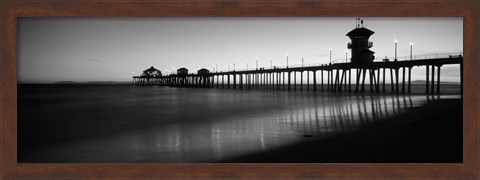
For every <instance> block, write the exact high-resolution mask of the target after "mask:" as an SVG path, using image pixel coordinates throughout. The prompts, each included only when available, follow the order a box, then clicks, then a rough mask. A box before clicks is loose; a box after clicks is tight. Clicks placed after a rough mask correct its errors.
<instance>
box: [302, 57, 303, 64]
mask: <svg viewBox="0 0 480 180" xmlns="http://www.w3.org/2000/svg"><path fill="white" fill-rule="evenodd" d="M302 67H303V56H302Z"/></svg>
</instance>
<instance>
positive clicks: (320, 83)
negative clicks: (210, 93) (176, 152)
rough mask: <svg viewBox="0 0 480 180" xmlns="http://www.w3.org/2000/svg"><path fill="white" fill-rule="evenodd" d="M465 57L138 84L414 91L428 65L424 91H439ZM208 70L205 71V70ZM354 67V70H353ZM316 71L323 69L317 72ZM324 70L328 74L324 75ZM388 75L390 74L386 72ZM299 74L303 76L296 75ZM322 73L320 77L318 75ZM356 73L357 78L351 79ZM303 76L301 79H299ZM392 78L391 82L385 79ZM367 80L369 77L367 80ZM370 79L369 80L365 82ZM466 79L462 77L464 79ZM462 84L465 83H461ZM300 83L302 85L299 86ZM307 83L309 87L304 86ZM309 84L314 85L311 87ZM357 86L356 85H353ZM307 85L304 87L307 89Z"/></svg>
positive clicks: (139, 80) (151, 80)
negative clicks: (419, 71)
mask: <svg viewBox="0 0 480 180" xmlns="http://www.w3.org/2000/svg"><path fill="white" fill-rule="evenodd" d="M462 61H463V57H462V56H461V55H460V54H458V55H455V56H453V55H449V56H448V57H446V58H434V59H424V60H409V61H388V62H372V63H366V64H356V63H336V64H329V65H318V66H304V67H283V68H276V67H275V68H269V69H267V68H258V69H255V70H240V71H235V70H234V71H228V72H213V73H212V72H206V71H208V70H206V69H204V71H203V73H200V74H171V75H166V76H158V77H146V76H135V77H133V79H134V80H133V83H134V84H136V85H163V86H172V87H204V88H224V89H225V88H228V89H248V90H300V91H303V90H306V91H309V90H313V91H318V90H320V91H334V92H341V91H354V92H365V86H366V85H368V86H370V88H369V89H370V92H395V93H410V92H411V74H412V69H413V68H414V67H418V68H425V69H426V73H425V82H426V83H425V87H426V89H425V92H426V93H440V80H441V79H440V75H441V67H442V66H443V65H448V64H458V65H460V71H461V73H460V74H463V72H462V69H463V68H462V67H461V66H462V65H463V63H462ZM205 70H206V71H205ZM352 70H355V73H353V74H352ZM317 72H320V74H318V73H317ZM325 74H326V76H327V77H325ZM387 74H388V75H389V76H388V77H387V76H386V75H387ZM297 75H299V76H300V77H297ZM310 75H313V81H310V80H307V82H304V80H303V79H304V78H303V77H304V76H305V77H306V78H309V77H310ZM317 75H320V77H317ZM352 76H355V77H356V78H355V79H356V82H352ZM297 78H300V83H298V82H297ZM388 78H390V81H391V83H389V86H390V87H388V86H387V84H386V83H385V82H386V81H388ZM367 80H368V81H367ZM366 82H368V84H367V83H366ZM461 82H463V78H462V79H461ZM462 84H463V83H462ZM297 85H300V86H299V87H298V86H297ZM305 86H306V87H305ZM310 86H312V87H311V88H310ZM352 86H354V87H352ZM304 88H305V89H304Z"/></svg>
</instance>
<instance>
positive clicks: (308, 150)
mask: <svg viewBox="0 0 480 180" xmlns="http://www.w3.org/2000/svg"><path fill="white" fill-rule="evenodd" d="M462 140H463V139H462V101H461V100H460V99H442V100H432V101H429V102H428V103H427V104H426V105H425V106H421V107H415V108H412V109H411V110H409V111H405V112H404V113H400V114H398V115H397V116H393V117H390V118H388V119H387V120H384V121H377V122H373V123H371V124H368V125H365V126H364V127H363V128H361V129H359V130H357V131H354V132H350V133H345V134H341V135H337V136H334V137H330V138H324V139H312V140H311V141H308V142H303V143H299V144H295V145H291V146H287V147H283V148H279V149H276V150H272V151H268V152H263V153H254V154H250V155H246V156H243V157H239V158H235V159H231V160H227V161H225V162H236V163H238V162H263V163H293V162H295V163H298V162H304V163H385V162H388V163H425V162H429V163H461V162H462V161H463V160H462V158H463V156H462V153H463V151H462V145H463V143H462Z"/></svg>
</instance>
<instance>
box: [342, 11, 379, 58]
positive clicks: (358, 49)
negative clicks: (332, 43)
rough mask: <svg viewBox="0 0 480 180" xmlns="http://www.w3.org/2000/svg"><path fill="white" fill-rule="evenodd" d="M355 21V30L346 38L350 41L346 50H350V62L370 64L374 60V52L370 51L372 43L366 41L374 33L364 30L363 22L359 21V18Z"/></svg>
mask: <svg viewBox="0 0 480 180" xmlns="http://www.w3.org/2000/svg"><path fill="white" fill-rule="evenodd" d="M356 21H357V23H356V26H355V29H353V30H351V31H350V32H348V33H347V36H348V37H350V40H351V41H352V42H349V43H348V44H347V48H348V49H351V50H352V52H351V54H352V58H351V59H350V62H352V63H371V62H373V59H375V56H374V55H373V54H374V53H375V52H373V51H371V50H370V48H371V47H372V46H373V42H371V41H368V38H370V36H371V35H372V34H373V33H375V32H373V31H371V30H370V29H367V28H365V27H364V26H363V20H360V18H357V19H356ZM359 21H360V22H359Z"/></svg>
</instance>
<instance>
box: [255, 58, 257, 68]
mask: <svg viewBox="0 0 480 180" xmlns="http://www.w3.org/2000/svg"><path fill="white" fill-rule="evenodd" d="M255 60H256V63H257V64H256V65H255V69H256V70H258V58H257V59H255Z"/></svg>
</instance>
